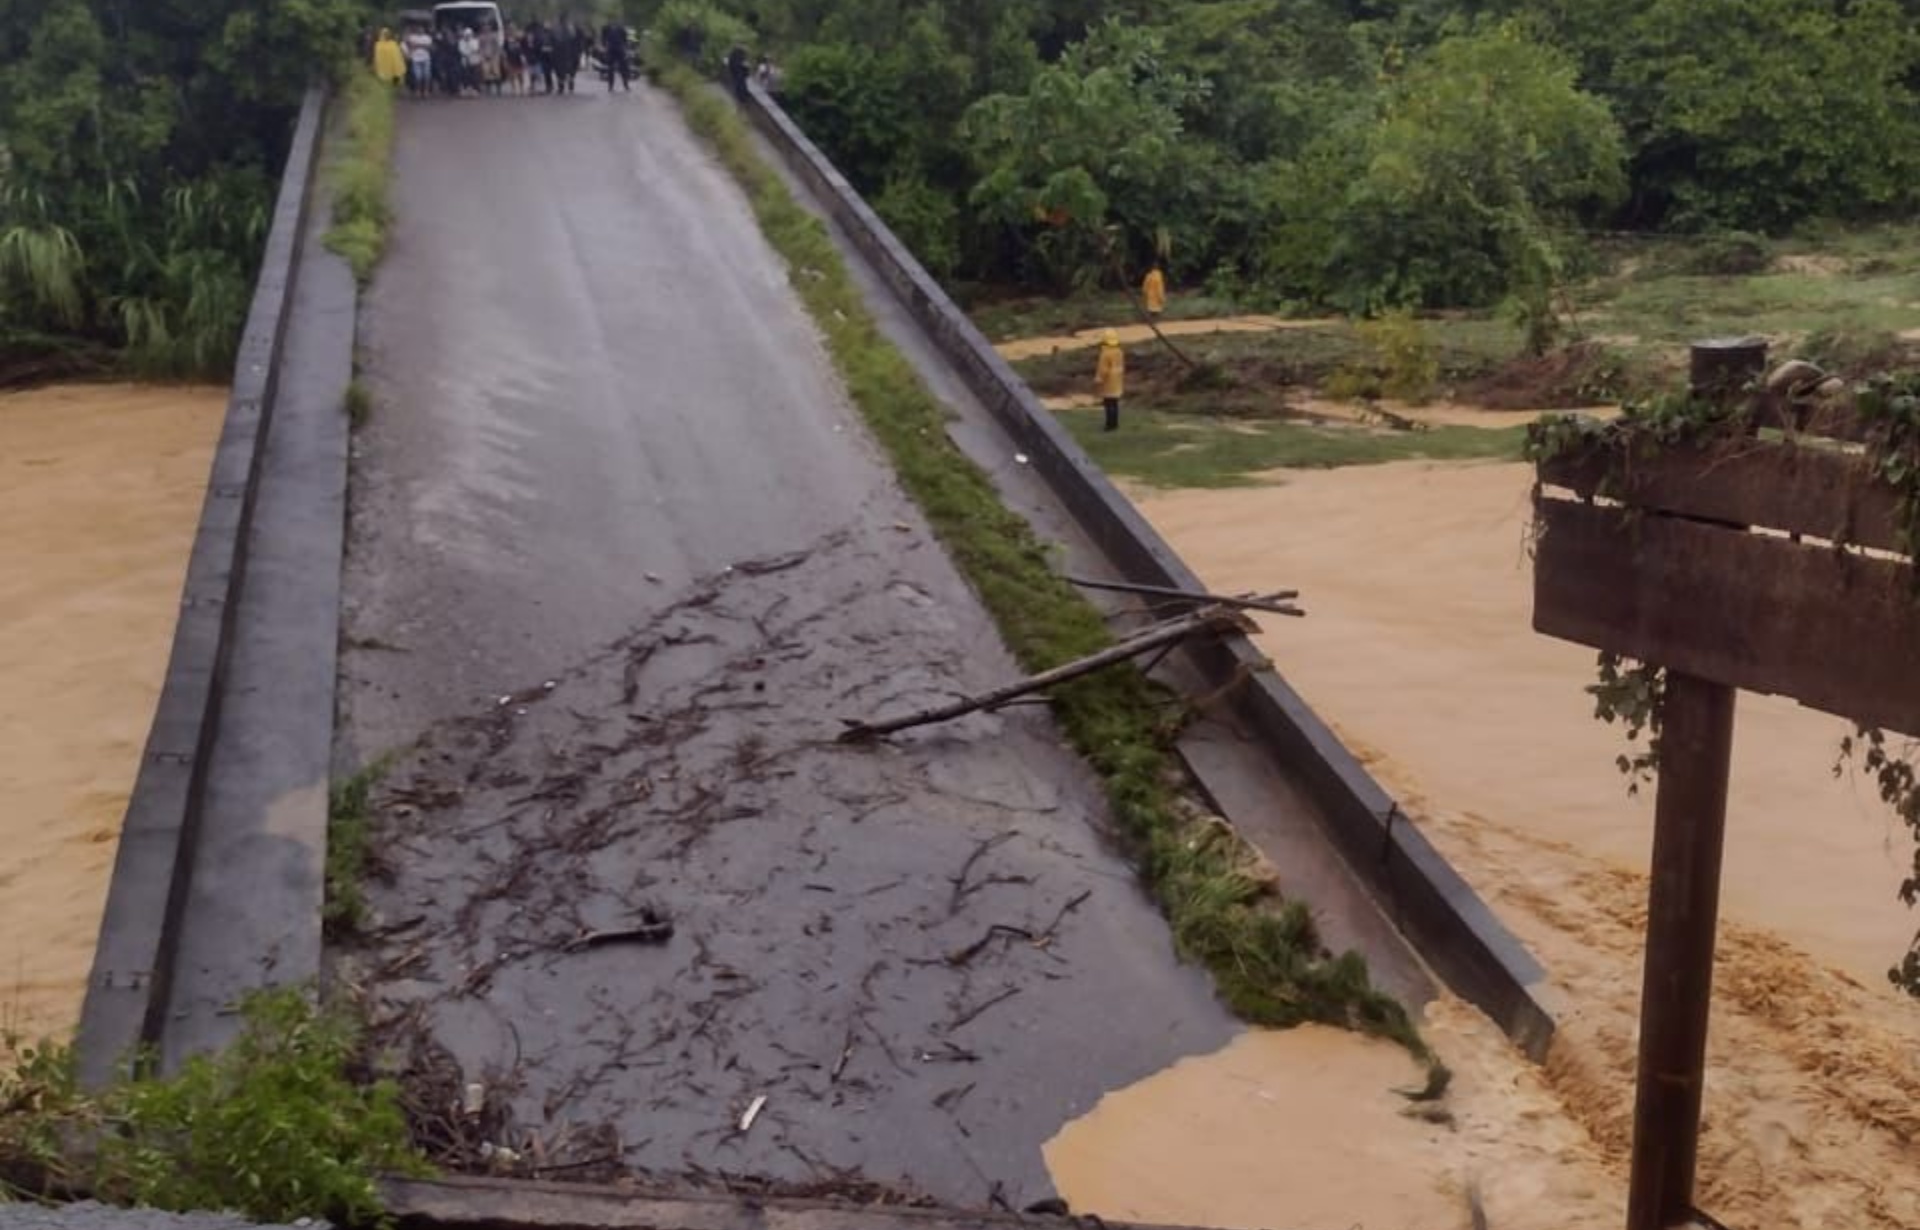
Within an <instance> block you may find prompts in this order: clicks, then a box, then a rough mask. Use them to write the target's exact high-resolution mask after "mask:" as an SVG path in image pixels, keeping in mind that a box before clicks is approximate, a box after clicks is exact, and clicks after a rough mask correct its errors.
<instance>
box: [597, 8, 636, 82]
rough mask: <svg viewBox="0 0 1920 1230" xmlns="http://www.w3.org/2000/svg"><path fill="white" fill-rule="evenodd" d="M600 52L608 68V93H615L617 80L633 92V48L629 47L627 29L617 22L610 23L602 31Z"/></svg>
mask: <svg viewBox="0 0 1920 1230" xmlns="http://www.w3.org/2000/svg"><path fill="white" fill-rule="evenodd" d="M600 51H601V58H602V59H604V60H605V61H606V67H607V93H609V94H611V93H613V83H614V81H615V79H616V78H617V79H618V80H619V82H620V85H621V86H622V87H623V88H624V89H626V90H629V91H631V90H632V89H633V48H632V47H630V46H628V45H627V28H626V27H625V26H623V25H621V24H620V23H619V22H617V21H610V22H608V23H607V24H606V28H605V29H603V30H601V31H600Z"/></svg>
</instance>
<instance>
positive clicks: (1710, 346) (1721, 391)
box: [1687, 337, 1767, 402]
mask: <svg viewBox="0 0 1920 1230" xmlns="http://www.w3.org/2000/svg"><path fill="white" fill-rule="evenodd" d="M1766 371H1767V341H1766V339H1765V338H1761V337H1715V338H1708V339H1706V340H1705V341H1700V342H1695V343H1693V345H1692V347H1691V348H1690V349H1689V351H1688V355H1687V383H1688V384H1690V385H1691V386H1692V387H1693V394H1694V396H1695V397H1704V398H1706V399H1708V400H1709V401H1718V402H1726V401H1731V400H1732V399H1734V398H1736V397H1738V396H1740V395H1741V394H1742V393H1743V392H1745V391H1746V389H1747V388H1748V386H1750V385H1752V384H1754V383H1756V382H1757V381H1759V380H1760V378H1761V377H1763V376H1764V375H1766Z"/></svg>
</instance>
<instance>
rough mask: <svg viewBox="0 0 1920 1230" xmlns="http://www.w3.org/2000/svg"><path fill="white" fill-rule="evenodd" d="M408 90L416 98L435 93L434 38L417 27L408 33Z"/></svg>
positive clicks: (406, 45)
mask: <svg viewBox="0 0 1920 1230" xmlns="http://www.w3.org/2000/svg"><path fill="white" fill-rule="evenodd" d="M405 47H406V52H407V90H408V91H409V92H410V93H412V94H413V96H414V97H415V98H425V97H426V96H427V95H428V94H431V93H433V36H432V35H431V34H428V33H427V32H426V31H425V30H422V29H420V28H419V27H418V26H415V27H414V28H413V29H411V30H408V31H407V37H406V41H405Z"/></svg>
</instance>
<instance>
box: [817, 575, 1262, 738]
mask: <svg viewBox="0 0 1920 1230" xmlns="http://www.w3.org/2000/svg"><path fill="white" fill-rule="evenodd" d="M1228 628H1235V629H1240V630H1243V631H1244V630H1246V629H1247V622H1246V620H1245V618H1244V617H1242V616H1241V615H1239V614H1238V613H1236V612H1235V611H1234V610H1232V609H1231V608H1230V607H1229V606H1227V605H1225V604H1220V603H1214V604H1211V605H1208V606H1205V607H1202V608H1201V609H1200V610H1198V611H1195V612H1194V613H1193V614H1191V615H1184V616H1182V617H1180V618H1179V619H1171V620H1168V621H1167V622H1166V623H1163V624H1157V625H1155V626H1154V627H1151V628H1148V629H1146V630H1145V631H1143V632H1139V633H1136V634H1134V635H1133V636H1130V637H1128V638H1127V639H1125V640H1123V641H1120V642H1118V643H1116V644H1113V645H1109V646H1108V647H1107V648H1105V649H1102V650H1101V651H1100V652H1098V653H1094V654H1088V655H1087V656H1086V657H1084V658H1078V659H1076V660H1074V661H1072V662H1067V663H1063V664H1062V665H1060V666H1056V667H1054V668H1053V669H1052V670H1045V671H1041V672H1040V673H1039V674H1037V675H1030V676H1028V677H1027V678H1025V679H1022V680H1019V681H1017V682H1015V683H1009V684H1006V685H1004V686H1002V687H998V688H995V689H993V690H992V691H990V692H985V693H982V694H981V695H979V696H972V697H964V698H962V699H960V700H956V701H952V702H950V703H948V704H944V705H937V706H935V707H934V708H931V709H922V710H921V711H919V712H918V713H909V714H907V715H906V716H905V717H897V718H888V719H887V720H885V721H881V722H856V721H851V720H847V719H843V720H844V721H846V726H847V729H845V730H843V731H841V732H840V742H842V743H862V742H867V741H870V740H873V739H878V738H881V737H883V736H885V735H890V734H893V733H894V732H896V731H901V730H906V729H908V728H909V727H913V726H928V725H931V724H933V723H935V722H946V721H951V720H952V719H954V718H957V717H963V716H965V715H966V714H969V713H978V712H983V711H984V712H987V713H991V712H993V711H994V710H995V709H998V708H1001V707H1002V706H1004V705H1005V704H1006V703H1007V702H1008V701H1011V700H1013V699H1014V698H1016V697H1020V696H1028V695H1031V694H1032V693H1034V692H1039V691H1042V690H1044V689H1046V688H1050V687H1052V686H1054V685H1055V684H1059V683H1066V682H1068V681H1069V680H1072V679H1078V678H1079V677H1080V676H1082V675H1090V674H1092V673H1093V672H1094V671H1097V670H1100V669H1101V668H1103V667H1108V666H1114V665H1117V664H1119V663H1121V662H1125V661H1127V660H1128V659H1130V658H1137V657H1139V656H1140V655H1141V654H1145V653H1151V652H1152V651H1153V650H1155V649H1158V648H1160V646H1162V645H1171V644H1175V643H1177V642H1179V641H1184V640H1186V639H1188V638H1190V637H1195V636H1202V635H1206V634H1208V633H1213V632H1220V631H1224V630H1226V629H1228Z"/></svg>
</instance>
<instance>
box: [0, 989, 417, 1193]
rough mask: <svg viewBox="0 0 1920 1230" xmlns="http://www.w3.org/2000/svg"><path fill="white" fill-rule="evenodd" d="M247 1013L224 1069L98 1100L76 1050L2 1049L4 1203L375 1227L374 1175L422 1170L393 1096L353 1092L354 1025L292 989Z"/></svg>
mask: <svg viewBox="0 0 1920 1230" xmlns="http://www.w3.org/2000/svg"><path fill="white" fill-rule="evenodd" d="M241 1014H242V1017H243V1019H244V1022H245V1023H244V1027H243V1031H242V1033H241V1035H240V1037H239V1038H238V1039H237V1040H236V1041H235V1042H234V1043H233V1045H232V1046H230V1047H228V1048H227V1049H226V1050H224V1051H222V1052H220V1053H219V1054H218V1055H213V1056H198V1057H196V1058H193V1059H190V1060H188V1061H187V1062H186V1064H184V1065H183V1066H182V1068H181V1070H180V1071H179V1073H178V1074H177V1075H174V1076H170V1077H167V1078H166V1079H157V1078H152V1077H143V1078H140V1079H123V1080H120V1081H118V1082H116V1083H114V1084H113V1085H111V1086H110V1087H108V1088H106V1089H101V1090H86V1089H82V1088H81V1086H80V1083H79V1080H78V1077H77V1074H76V1069H75V1066H74V1056H73V1052H72V1050H71V1049H70V1048H67V1047H62V1046H50V1045H42V1046H38V1047H29V1046H24V1045H21V1044H20V1042H19V1041H18V1040H17V1039H13V1038H8V1037H0V1203H4V1202H5V1201H6V1200H7V1199H9V1198H12V1197H18V1198H21V1199H40V1198H46V1197H59V1198H67V1199H71V1198H74V1197H92V1198H94V1199H98V1200H103V1201H108V1202H112V1203H120V1204H134V1205H142V1206H146V1207H151V1208H159V1209H168V1210H174V1211H178V1212H191V1211H194V1210H205V1209H225V1210H232V1211H234V1212H236V1213H241V1214H244V1215H246V1216H248V1217H252V1218H257V1219H259V1220H263V1221H291V1220H292V1219H294V1218H296V1217H305V1216H311V1215H322V1216H326V1217H329V1218H333V1219H336V1220H337V1221H338V1222H339V1223H340V1224H345V1225H377V1224H380V1222H381V1221H382V1218H383V1213H382V1211H381V1206H380V1202H379V1196H378V1192H377V1190H376V1188H375V1186H374V1184H375V1179H376V1177H377V1176H378V1175H380V1174H382V1173H399V1174H422V1173H425V1172H426V1169H427V1168H426V1164H425V1163H424V1162H423V1161H422V1160H421V1159H420V1157H419V1156H418V1155H417V1154H415V1153H414V1152H413V1150H412V1148H411V1146H410V1145H409V1144H408V1138H407V1124H406V1117H405V1115H404V1114H403V1113H402V1112H401V1109H400V1101H399V1090H398V1088H397V1087H396V1086H394V1085H393V1084H392V1083H391V1082H389V1081H376V1082H373V1083H371V1084H362V1083H360V1082H359V1081H357V1080H356V1079H354V1074H355V1071H356V1069H357V1068H358V1066H359V1063H360V1050H361V1038H360V1030H359V1027H358V1025H357V1023H356V1022H355V1020H354V1018H353V1016H352V1015H351V1014H350V1013H348V1012H346V1011H344V1010H341V1009H320V1008H315V1007H314V1006H313V1005H312V1003H311V1002H310V1001H309V1000H308V999H307V997H306V995H305V994H304V993H303V992H302V991H301V990H299V989H297V988H288V989H284V990H277V991H268V992H261V993H257V994H255V995H254V996H252V997H251V998H249V999H248V1000H247V1001H246V1002H245V1003H244V1004H242V1006H241ZM0 1220H4V1219H3V1218H0Z"/></svg>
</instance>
